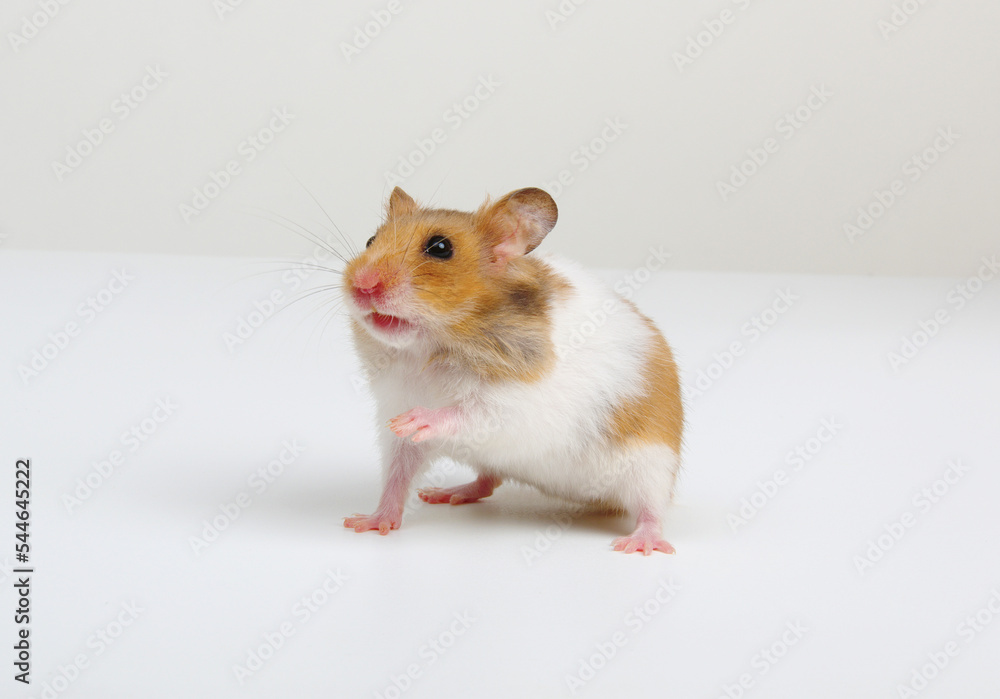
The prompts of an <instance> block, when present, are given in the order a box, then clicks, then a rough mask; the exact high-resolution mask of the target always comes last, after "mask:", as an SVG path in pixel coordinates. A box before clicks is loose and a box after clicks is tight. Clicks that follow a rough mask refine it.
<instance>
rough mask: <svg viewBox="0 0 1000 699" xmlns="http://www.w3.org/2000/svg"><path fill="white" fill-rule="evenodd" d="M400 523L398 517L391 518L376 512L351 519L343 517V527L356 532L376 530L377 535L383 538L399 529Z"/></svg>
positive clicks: (356, 515) (357, 515)
mask: <svg viewBox="0 0 1000 699" xmlns="http://www.w3.org/2000/svg"><path fill="white" fill-rule="evenodd" d="M400 521H401V518H400V517H395V518H393V517H390V516H389V515H383V514H379V513H378V512H376V513H375V514H373V515H359V514H355V515H354V516H353V517H344V526H345V527H347V528H348V529H353V530H354V531H356V532H367V531H370V530H372V529H377V530H378V533H379V534H381V535H382V536H385V535H386V534H388V533H389V532H390V531H392V530H393V529H399V524H400Z"/></svg>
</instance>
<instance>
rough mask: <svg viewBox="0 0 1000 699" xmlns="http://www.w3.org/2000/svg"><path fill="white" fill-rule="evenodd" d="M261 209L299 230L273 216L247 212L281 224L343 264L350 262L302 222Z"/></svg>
mask: <svg viewBox="0 0 1000 699" xmlns="http://www.w3.org/2000/svg"><path fill="white" fill-rule="evenodd" d="M261 210H262V211H265V213H268V214H270V215H271V216H274V217H276V218H279V219H281V220H282V221H286V222H287V223H288V224H291V226H295V227H296V228H298V229H300V230H301V232H300V230H296V229H295V228H292V227H291V226H289V225H286V224H284V223H281V222H279V221H275V220H274V219H273V218H268V217H267V216H264V215H262V214H255V213H252V212H249V213H250V215H251V216H257V217H258V218H262V219H264V220H265V221H270V222H271V223H273V224H275V225H278V226H281V227H282V228H284V229H286V230H288V231H290V232H292V233H295V234H296V235H297V236H299V237H301V238H302V239H303V240H306V241H307V242H310V243H314V244H315V245H316V246H317V247H319V248H320V249H322V250H325V251H327V252H328V253H330V254H331V255H333V256H334V257H336V258H337V259H338V260H340V261H341V262H343V263H344V264H348V263H349V262H350V260H348V259H347V258H346V257H344V255H343V254H341V252H340V251H339V250H336V249H335V248H333V247H331V246H330V245H329V244H328V243H327V242H326V241H324V240H323V239H322V238H320V237H319V236H318V235H316V234H315V233H313V232H312V231H310V230H309V229H308V228H306V227H305V226H303V225H302V224H300V223H296V222H295V221H293V220H291V219H290V218H288V217H286V216H282V215H281V214H279V213H275V212H273V211H266V210H265V209H261Z"/></svg>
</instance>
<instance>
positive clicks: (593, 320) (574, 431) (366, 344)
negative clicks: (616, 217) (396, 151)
mask: <svg viewBox="0 0 1000 699" xmlns="http://www.w3.org/2000/svg"><path fill="white" fill-rule="evenodd" d="M397 191H399V192H400V194H399V195H397V193H396V192H394V193H393V196H394V197H397V196H400V197H406V195H405V194H402V192H401V190H397ZM524 192H531V193H534V192H540V190H520V191H519V192H518V193H514V194H513V195H508V197H507V198H505V199H504V200H501V202H500V203H498V204H496V205H494V206H493V209H495V208H496V207H498V206H501V205H503V206H505V207H507V209H506V210H510V209H512V208H513V209H515V211H516V212H517V213H515V214H512V215H511V216H504V217H502V221H508V223H509V220H510V218H513V220H514V223H509V225H508V226H507V227H506V228H504V230H509V229H510V228H513V230H514V231H515V232H516V231H519V230H524V229H525V228H530V225H531V224H532V218H534V219H536V220H537V219H541V220H542V224H541V226H540V228H542V229H544V232H543V233H542V236H544V233H547V232H548V228H551V225H554V222H555V221H554V218H555V214H554V208H555V207H554V204H551V208H552V215H551V224H549V223H548V219H546V218H545V216H544V215H542V214H545V213H546V211H544V210H543V211H542V214H538V213H537V212H534V211H530V210H529V211H527V212H524V211H523V210H524V209H530V208H531V206H535V207H536V208H537V207H538V206H543V207H544V206H545V205H547V202H546V201H542V202H541V204H539V203H538V200H536V199H534V198H533V197H537V196H538V195H534V194H531V195H530V196H527V197H526V198H527V199H528V204H519V206H518V207H514V206H512V205H511V204H510V203H508V200H510V198H511V197H512V196H514V195H517V196H520V197H521V198H522V199H524V198H525V195H523V194H522V193H524ZM540 194H542V195H544V193H540ZM544 196H545V197H547V195H544ZM406 200H409V198H408V197H406ZM406 200H402V201H403V204H402V205H399V206H397V211H395V212H394V211H393V206H392V203H391V202H390V210H389V221H388V222H387V224H386V226H388V225H389V224H390V223H394V225H393V226H392V229H387V228H386V226H383V229H384V232H383V229H380V232H379V234H377V236H376V238H374V239H373V241H374V240H376V239H377V238H378V236H383V237H386V238H387V237H388V236H389V235H390V230H391V232H392V234H393V235H394V236H395V238H396V240H393V241H391V243H392V244H391V246H389V247H388V252H387V254H386V257H388V258H394V256H395V257H396V258H398V257H399V251H398V249H399V248H401V247H405V249H406V252H405V253H404V256H403V258H402V259H395V261H394V260H393V259H390V260H389V262H388V263H386V264H384V265H383V266H382V267H379V263H380V262H382V261H384V258H376V260H375V261H374V262H371V261H369V262H368V265H367V266H366V265H365V262H364V261H358V260H356V261H355V262H352V263H351V266H349V268H348V270H347V272H345V276H346V277H347V278H348V280H350V282H349V283H350V285H351V286H350V291H351V293H352V295H353V296H354V297H355V298H354V301H355V303H356V306H355V309H356V315H355V317H354V318H353V319H352V328H353V332H354V338H355V341H356V344H357V347H358V351H359V354H360V356H361V357H362V360H363V363H364V365H365V367H366V370H367V372H368V376H369V379H370V383H371V388H372V391H373V393H374V395H375V398H376V402H377V405H378V422H379V424H380V425H384V424H385V423H387V422H389V423H390V424H391V426H392V428H393V429H392V431H390V430H383V431H382V432H381V434H380V441H381V448H382V452H383V460H384V462H385V463H386V464H387V465H388V468H387V469H386V481H385V490H384V492H383V497H382V501H381V502H380V505H379V510H378V511H377V512H376V514H375V515H372V516H360V515H358V516H355V517H352V518H347V520H346V522H345V524H346V526H349V527H353V528H355V529H356V530H358V531H364V530H365V529H378V530H379V531H380V532H381V533H387V532H388V531H389V530H391V529H395V528H397V527H398V526H399V524H400V521H401V517H402V504H403V502H404V501H405V498H406V496H407V495H408V491H409V486H410V482H411V481H412V478H413V477H415V476H416V475H417V474H419V473H420V472H421V471H422V470H423V469H425V468H427V467H428V466H429V465H430V464H431V463H433V461H434V460H435V459H437V458H439V457H442V456H448V457H451V458H453V459H455V460H457V461H459V462H462V463H465V464H467V465H468V466H470V467H471V468H473V469H474V470H475V471H476V472H477V473H478V474H479V477H478V478H477V480H476V481H474V482H473V483H470V484H467V485H465V486H459V487H456V488H428V489H424V490H422V491H421V492H420V496H421V498H422V499H424V500H425V501H427V502H432V503H435V502H451V503H453V504H460V503H462V502H471V501H475V500H477V499H480V498H482V497H486V496H488V495H489V494H490V493H492V491H493V489H494V488H495V487H497V486H498V485H499V484H500V483H501V482H503V481H504V480H512V481H518V482H521V483H525V484H528V485H531V486H534V487H536V488H538V489H539V490H541V491H542V492H545V493H548V494H550V495H553V496H557V497H561V498H565V499H568V500H572V501H576V502H582V503H598V504H601V505H604V506H608V507H611V508H614V509H618V510H626V511H629V512H632V513H634V514H635V515H636V516H637V519H638V528H637V530H636V532H635V533H634V534H633V535H631V536H630V537H622V538H621V539H619V540H617V541H616V548H617V549H620V550H626V551H633V550H641V551H643V552H644V553H650V552H652V551H653V550H661V551H665V552H672V551H673V548H672V547H671V546H670V544H668V543H667V542H665V541H663V540H662V539H659V536H660V533H659V529H660V524H659V522H660V515H661V514H662V510H663V508H664V507H665V506H666V505H667V504H668V502H669V501H670V499H671V497H672V493H673V488H674V483H675V480H676V476H677V472H678V469H679V463H680V461H679V450H680V441H681V430H682V423H683V415H682V412H683V411H682V407H681V401H680V392H679V384H678V379H677V370H676V366H675V364H674V361H673V357H672V355H671V352H670V348H669V346H668V345H667V343H666V341H665V340H664V339H663V337H662V335H661V334H660V333H659V331H658V330H657V329H656V328H655V326H654V325H653V324H652V322H651V321H650V320H649V319H648V318H646V317H645V316H643V315H642V314H641V313H639V312H638V310H637V309H636V308H635V307H634V305H633V304H631V303H630V302H628V301H625V300H624V299H622V298H621V297H620V296H618V295H617V294H616V293H615V292H614V291H613V290H612V289H611V288H610V287H608V286H607V285H606V284H604V283H603V282H602V281H601V280H600V279H598V278H596V277H595V276H593V275H591V274H590V273H588V272H586V271H585V270H583V269H582V268H581V267H579V266H578V265H575V264H573V263H571V262H569V261H566V260H563V259H561V258H557V257H551V256H544V257H542V256H537V255H533V256H530V257H527V256H524V253H523V252H522V253H521V254H516V255H513V256H510V257H509V258H508V259H506V260H503V263H504V264H503V268H502V270H500V272H499V273H498V274H494V273H493V271H492V270H493V269H494V267H493V266H492V265H493V264H494V262H493V259H492V258H491V256H490V254H491V251H493V250H495V249H497V248H498V247H499V246H500V245H501V244H502V243H503V240H505V237H504V234H503V233H502V232H501V233H498V234H496V235H495V236H494V237H490V235H491V234H489V233H484V232H482V231H483V230H492V229H493V228H496V227H497V225H498V224H496V223H495V219H496V213H495V212H494V211H493V210H492V209H486V208H485V207H484V209H481V210H480V211H479V212H477V213H476V214H461V213H460V212H441V211H437V210H426V209H417V208H416V205H415V204H413V203H412V200H409V202H407V201H406ZM514 201H515V202H517V201H518V200H517V199H515V200H514ZM548 201H551V200H548ZM401 207H405V209H406V213H403V212H401V211H399V210H398V209H399V208H401ZM407 215H408V216H410V217H411V218H412V219H413V220H411V221H404V220H401V219H403V217H404V216H407ZM463 216H464V217H469V218H468V219H462V218H461V217H463ZM456 217H459V218H458V219H457V220H456ZM484 221H487V222H486V223H484ZM491 221H492V222H491ZM518 221H520V223H518ZM403 223H409V224H410V225H408V226H401V225H400V224H403ZM455 225H458V226H460V227H461V226H465V227H467V228H470V229H472V230H475V231H479V232H478V233H475V234H473V235H472V236H471V237H469V236H464V237H463V234H462V233H460V232H459V231H458V230H456V229H453V228H450V227H449V226H455ZM546 225H547V226H548V228H545V226H546ZM500 227H503V224H501V226H500ZM401 228H406V229H407V231H406V232H403V231H401ZM408 234H409V236H411V238H412V239H413V240H416V239H419V240H418V242H417V243H415V244H414V243H411V242H410V241H408V240H407V235H408ZM508 237H509V236H508ZM515 237H516V236H515ZM439 238H447V240H448V241H449V242H448V247H449V251H451V255H450V256H449V257H448V258H445V259H444V260H440V259H428V260H423V259H421V258H416V259H415V264H413V265H412V270H411V268H410V265H408V264H407V262H406V255H409V254H410V249H411V248H412V247H413V246H414V245H425V244H426V243H428V241H429V240H432V239H433V240H437V239H439ZM466 238H468V240H466ZM483 238H486V242H485V244H482V245H480V244H479V243H478V242H477V241H480V240H481V239H483ZM497 240H501V243H499V244H498V243H497V242H496V241H497ZM370 242H372V241H370ZM535 244H537V242H536V243H535ZM529 245H530V244H529ZM529 245H525V246H524V247H526V248H527V251H530V249H531V247H533V245H530V246H529ZM425 246H426V245H425ZM477 246H478V247H481V248H482V249H483V250H485V251H486V253H485V254H483V255H480V256H479V258H478V260H470V258H473V257H475V255H473V254H472V253H471V252H466V255H465V258H466V262H463V264H472V263H473V262H476V264H479V265H480V266H481V268H482V269H484V270H486V271H487V274H486V275H485V277H484V279H482V280H479V279H476V278H475V277H474V276H471V277H470V278H469V280H463V279H461V278H458V277H460V276H461V275H460V274H456V275H453V278H452V279H451V280H450V281H452V282H453V286H454V285H458V286H460V287H463V289H462V292H464V293H461V292H460V293H457V294H456V293H453V291H454V290H453V289H450V290H448V291H447V292H445V291H442V292H441V293H438V291H436V287H434V288H423V289H418V290H413V287H414V286H415V285H416V284H415V281H416V282H417V283H418V284H419V277H420V276H421V275H420V274H419V270H421V269H423V267H424V265H431V266H432V267H431V269H432V270H434V273H435V274H436V273H437V271H444V270H447V267H446V266H445V264H446V263H447V262H448V261H451V260H452V258H453V257H455V256H457V255H459V253H460V252H461V251H463V250H465V251H470V250H474V249H477ZM362 257H364V253H362ZM373 257H375V255H373ZM442 262H444V263H445V264H442ZM372 270H375V271H372ZM365 275H369V276H365ZM376 278H377V280H378V282H377V283H375V282H374V281H373V280H374V279H376ZM359 279H360V286H359V283H358V280H359ZM435 281H437V280H431V282H435ZM443 281H444V283H447V282H448V281H449V279H447V278H446V279H444V280H443ZM366 284H367V285H369V286H367V287H366V286H365V285H366ZM378 285H381V287H379V288H381V289H382V291H381V294H382V295H381V296H380V297H379V299H378V300H373V299H372V295H371V293H369V291H368V290H369V289H371V288H375V287H376V286H378ZM393 285H396V286H398V287H399V288H401V289H402V290H401V291H399V292H396V295H395V296H393V292H392V291H391V287H393ZM407 286H409V290H408V291H407V290H406V288H407ZM359 288H360V290H361V291H360V293H359V291H358V290H359ZM446 293H452V295H451V296H450V297H449V299H448V301H447V303H449V304H450V306H449V308H448V309H447V310H448V312H449V313H446V315H451V316H452V317H450V318H447V319H445V321H446V322H443V323H439V322H438V319H437V318H435V317H433V316H430V315H425V312H426V311H427V310H430V309H423V308H421V304H420V303H419V297H420V296H421V295H422V294H423V295H424V296H425V297H426V300H430V299H434V297H435V296H437V297H438V300H436V301H430V304H431V305H432V304H435V303H437V304H440V303H441V297H442V295H444V294H446ZM414 299H418V301H417V302H414ZM367 306H371V308H373V309H378V310H375V311H372V310H369V309H368V308H367ZM366 310H367V311H368V314H373V315H374V316H375V317H376V319H377V320H378V323H376V322H374V321H373V320H372V319H371V316H370V315H367V314H364V312H365V311H366ZM400 311H403V312H400ZM414 311H416V312H414ZM358 312H360V313H361V317H358V315H357V313H358ZM385 318H390V319H391V320H389V321H387V320H384V319H385ZM404 318H405V319H406V320H401V319H404ZM397 320H398V323H397V325H398V326H399V327H396V326H394V325H393V323H394V322H396V321H397ZM400 324H401V325H400ZM421 325H425V326H427V327H426V329H422V328H421ZM380 326H385V327H380ZM400 328H402V329H400Z"/></svg>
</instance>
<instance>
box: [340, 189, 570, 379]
mask: <svg viewBox="0 0 1000 699" xmlns="http://www.w3.org/2000/svg"><path fill="white" fill-rule="evenodd" d="M506 200H507V198H506V197H505V198H504V199H502V200H500V201H498V202H497V203H495V204H492V205H490V204H488V203H487V204H486V205H484V206H483V207H482V208H480V210H479V211H477V212H476V213H475V214H470V213H465V212H461V211H450V210H444V209H424V208H420V207H418V206H417V205H416V204H414V203H413V200H412V199H410V198H409V197H408V196H407V195H405V194H403V193H401V190H400V194H399V195H397V194H396V192H394V193H393V196H392V197H390V201H389V206H388V208H387V220H386V221H385V223H383V224H382V226H380V227H379V229H378V231H377V232H376V234H375V240H374V241H373V242H372V244H371V247H370V248H368V249H367V250H364V251H362V252H361V254H360V255H359V256H358V257H357V258H355V259H354V260H352V261H351V263H350V264H349V265H348V267H347V269H346V270H345V273H344V276H345V279H348V280H349V279H352V278H353V275H354V274H355V273H356V272H357V270H358V269H359V268H361V267H362V266H372V267H374V268H375V269H376V270H377V271H378V272H379V276H380V278H381V279H382V280H383V283H384V284H385V286H386V287H387V288H389V289H392V288H393V287H398V286H403V285H409V286H410V287H411V288H412V291H413V296H414V298H415V299H416V300H417V301H418V304H419V307H420V314H421V316H423V317H422V319H421V322H425V323H427V324H428V325H431V324H433V325H434V329H435V330H436V331H437V333H436V334H439V335H440V336H443V337H445V338H447V339H446V340H445V341H444V342H443V343H442V344H441V346H440V347H439V348H438V349H437V350H436V351H435V352H434V354H433V356H432V361H433V362H440V363H444V364H451V363H454V364H458V365H461V366H462V367H464V368H466V369H470V370H472V371H474V372H476V373H477V374H479V375H480V376H481V377H482V378H483V379H484V380H489V381H501V380H520V381H527V382H531V381H536V380H538V379H539V378H541V377H542V376H543V375H544V374H545V372H546V371H547V370H548V369H549V368H550V367H551V366H552V364H553V362H554V361H555V348H554V347H553V346H552V341H551V338H550V336H551V314H550V309H551V305H552V303H553V301H554V300H555V299H556V298H557V297H558V296H559V295H566V294H568V293H569V292H570V287H569V283H568V282H567V281H566V280H564V279H562V278H561V277H560V276H558V275H557V274H556V273H555V272H554V271H552V270H551V269H550V268H549V267H548V265H546V264H544V263H543V262H541V261H540V260H538V259H535V258H532V257H522V256H515V257H513V258H510V259H506V258H504V257H503V256H502V255H499V256H498V255H497V253H496V249H497V246H498V245H499V244H500V243H501V242H503V241H505V240H510V239H511V238H512V237H516V236H515V235H514V234H515V233H517V232H518V231H519V230H520V231H522V232H523V231H524V230H531V229H532V227H533V226H535V227H536V228H537V226H536V225H535V223H534V222H533V221H519V220H518V219H517V217H516V216H512V215H511V214H510V213H509V212H507V211H506V210H505V209H504V206H505V205H506V204H505V202H506ZM553 206H554V205H553ZM554 215H555V214H554V213H553V214H552V216H553V218H552V221H551V223H554ZM519 227H520V228H519ZM549 227H551V225H550V226H549ZM545 232H547V229H546V231H545ZM432 235H442V236H445V237H447V238H448V239H449V240H450V241H451V243H452V246H453V249H454V254H453V256H452V257H451V259H448V260H439V259H434V258H432V257H429V256H428V255H426V254H425V253H424V245H425V242H426V240H427V239H428V238H429V237H430V236H432ZM541 236H542V237H543V236H544V233H542V234H541ZM535 237H538V236H537V235H536V236H535ZM538 239H539V240H540V237H538ZM527 243H528V246H530V247H533V245H537V241H534V240H533V239H529V240H528V241H527ZM530 247H529V249H530Z"/></svg>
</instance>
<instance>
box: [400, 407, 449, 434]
mask: <svg viewBox="0 0 1000 699" xmlns="http://www.w3.org/2000/svg"><path fill="white" fill-rule="evenodd" d="M453 422H454V410H453V409H449V408H439V409H437V410H430V409H428V408H413V409H411V410H407V411H406V412H405V413H403V414H402V415H397V416H396V417H394V418H392V419H391V420H389V429H391V430H392V431H393V432H395V433H396V436H397V437H402V438H403V439H406V438H407V437H411V438H412V439H413V441H414V442H423V441H424V440H427V439H433V438H434V437H444V436H446V435H448V434H450V433H451V431H452V430H451V428H452V427H453V426H454V425H453V424H452V423H453Z"/></svg>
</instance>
